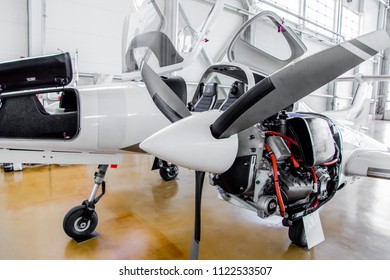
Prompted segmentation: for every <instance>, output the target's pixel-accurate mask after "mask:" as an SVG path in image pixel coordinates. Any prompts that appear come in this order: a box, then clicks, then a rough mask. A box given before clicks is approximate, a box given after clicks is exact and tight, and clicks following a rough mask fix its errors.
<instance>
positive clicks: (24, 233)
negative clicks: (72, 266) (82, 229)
mask: <svg viewBox="0 0 390 280" xmlns="http://www.w3.org/2000/svg"><path fill="white" fill-rule="evenodd" d="M372 127H373V128H374V129H372V130H370V132H369V133H370V134H372V135H374V136H375V137H376V138H377V139H380V140H382V141H387V144H388V145H390V139H389V138H386V137H385V136H386V135H387V136H388V135H390V122H383V121H374V122H373V124H372ZM152 162H153V158H152V157H151V156H148V155H128V156H126V158H125V162H124V163H123V164H122V165H120V166H119V168H118V169H110V170H109V172H108V174H107V176H106V181H107V194H106V195H105V196H104V197H103V198H102V199H101V201H100V202H99V203H98V205H97V212H98V215H99V224H98V227H97V230H98V232H99V233H100V237H98V238H95V239H92V240H89V241H86V242H84V243H80V244H78V243H76V242H75V241H73V240H71V239H70V238H68V237H67V236H66V235H65V233H64V232H63V230H62V219H63V217H64V215H65V213H66V212H67V211H68V210H69V209H70V208H71V207H73V206H75V205H78V204H80V203H81V202H82V201H83V200H84V199H86V198H87V197H88V195H89V192H90V190H91V188H92V184H93V183H92V176H93V173H94V172H95V166H76V165H74V166H56V165H51V166H43V167H36V168H30V169H25V170H23V171H21V172H11V173H4V172H3V171H1V173H0V178H1V179H0V213H1V215H0V259H13V260H17V259H25V260H31V259H41V260H42V259H103V260H111V259H114V260H115V259H118V260H119V259H142V260H145V259H187V258H188V256H189V250H190V244H191V239H192V223H193V208H194V204H193V197H194V187H193V184H194V183H193V182H194V177H193V172H192V171H188V170H185V169H180V174H179V177H178V179H177V181H174V182H164V181H162V180H161V179H160V176H159V174H158V172H156V171H153V172H152V171H150V167H151V165H152ZM388 185H389V183H388V182H387V181H385V180H379V179H371V178H363V179H360V180H358V181H356V182H355V183H354V184H352V185H350V186H347V187H345V188H344V189H343V190H341V191H340V192H338V193H337V194H336V196H335V197H334V199H333V200H331V201H330V202H329V203H328V204H327V205H326V206H325V207H323V208H322V209H321V210H320V216H321V220H322V226H323V229H324V233H325V238H326V240H325V241H324V242H322V243H321V244H319V245H317V246H316V247H314V248H312V249H311V250H304V249H301V248H298V247H296V246H294V245H292V244H291V243H290V241H289V238H288V235H287V232H288V229H287V228H285V227H283V226H282V225H281V223H280V221H281V220H280V218H278V217H272V218H270V219H266V220H261V219H259V218H258V217H257V216H256V214H255V213H252V212H249V211H247V210H245V209H241V208H238V207H235V206H233V205H230V204H228V203H225V202H223V201H221V200H220V199H218V198H217V194H216V190H215V188H214V187H211V186H208V185H205V188H204V200H203V212H202V214H203V227H202V242H201V247H200V248H201V249H200V258H201V259H208V260H212V259H270V260H271V259H296V260H299V259H305V260H306V259H322V260H324V259H325V260H329V259H336V260H339V259H352V260H357V259H373V260H374V259H390V225H389V213H390V188H389V186H388Z"/></svg>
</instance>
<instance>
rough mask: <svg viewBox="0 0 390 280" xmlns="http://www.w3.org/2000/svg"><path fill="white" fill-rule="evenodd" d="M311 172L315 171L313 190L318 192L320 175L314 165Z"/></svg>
mask: <svg viewBox="0 0 390 280" xmlns="http://www.w3.org/2000/svg"><path fill="white" fill-rule="evenodd" d="M311 172H312V173H313V191H314V192H315V193H316V192H318V177H317V173H316V170H315V169H314V167H311Z"/></svg>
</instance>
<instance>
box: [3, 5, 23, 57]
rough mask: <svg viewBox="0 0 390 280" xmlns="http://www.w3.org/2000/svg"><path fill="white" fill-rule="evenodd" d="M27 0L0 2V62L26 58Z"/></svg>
mask: <svg viewBox="0 0 390 280" xmlns="http://www.w3.org/2000/svg"><path fill="white" fill-rule="evenodd" d="M27 22H28V20H27V0H0V61H5V60H12V59H17V58H20V57H25V56H28V25H27Z"/></svg>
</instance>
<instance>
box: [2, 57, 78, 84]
mask: <svg viewBox="0 0 390 280" xmlns="http://www.w3.org/2000/svg"><path fill="white" fill-rule="evenodd" d="M72 78H73V71H72V60H71V57H70V55H69V53H61V54H57V55H51V56H42V57H34V58H25V59H19V60H15V61H10V62H4V63H0V92H10V91H17V90H26V89H32V88H44V87H59V86H65V85H68V84H69V83H70V82H71V81H72Z"/></svg>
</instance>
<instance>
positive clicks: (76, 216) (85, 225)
mask: <svg viewBox="0 0 390 280" xmlns="http://www.w3.org/2000/svg"><path fill="white" fill-rule="evenodd" d="M107 169H108V165H99V166H98V171H97V172H96V173H95V179H94V181H95V184H94V186H93V189H92V192H91V194H90V196H89V198H88V199H87V200H84V201H83V203H82V204H81V205H77V206H75V207H73V208H72V209H70V210H69V212H68V213H67V214H66V215H65V217H64V221H63V228H64V231H65V233H66V234H67V235H68V236H69V237H71V238H73V239H74V240H76V241H77V242H82V241H85V240H88V239H90V238H93V237H96V236H97V235H98V233H96V232H95V228H96V226H97V224H98V216H97V213H96V211H95V205H96V203H98V201H99V200H100V198H102V196H103V195H104V194H105V192H106V184H105V182H104V176H105V175H106V172H107ZM100 186H102V193H101V194H100V195H98V196H97V192H98V190H99V188H100Z"/></svg>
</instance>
